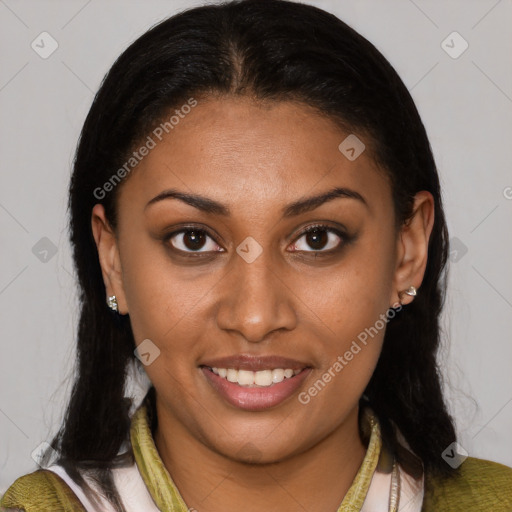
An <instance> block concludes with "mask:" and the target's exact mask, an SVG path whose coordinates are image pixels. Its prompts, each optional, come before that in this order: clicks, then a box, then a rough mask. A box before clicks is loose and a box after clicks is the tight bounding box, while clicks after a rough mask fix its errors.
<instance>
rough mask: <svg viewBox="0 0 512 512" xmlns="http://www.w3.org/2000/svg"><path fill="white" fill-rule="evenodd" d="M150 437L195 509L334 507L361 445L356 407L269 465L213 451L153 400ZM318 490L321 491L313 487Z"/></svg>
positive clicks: (319, 510) (322, 510) (285, 511)
mask: <svg viewBox="0 0 512 512" xmlns="http://www.w3.org/2000/svg"><path fill="white" fill-rule="evenodd" d="M157 415H158V427H157V429H156V432H155V435H154V438H155V444H156V447H157V449H158V452H159V454H160V457H161V459H162V461H163V463H164V465H165V467H166V468H167V471H168V472H169V474H170V475H171V476H172V479H173V481H174V483H175V484H176V486H177V488H178V490H179V492H180V494H181V496H182V497H183V499H184V500H185V502H186V503H187V505H188V506H189V507H192V509H196V510H198V511H199V512H221V511H222V512H226V511H230V510H240V508H241V507H240V505H241V504H243V509H244V510H245V511H246V512H253V511H254V512H256V511H258V512H260V511H261V510H280V511H281V512H297V510H307V511H308V512H309V511H310V512H326V511H332V512H335V511H336V510H337V509H338V507H339V505H340V504H341V502H342V501H343V497H344V496H345V494H346V493H347V491H348V489H349V488H350V485H351V484H352V481H353V480H354V478H355V476H356V474H357V471H358V469H359V467H360V466H361V463H362V461H363V459H364V455H365V452H366V449H365V447H364V445H363V444H362V442H361V439H360V436H359V428H358V419H357V418H358V409H357V408H356V409H354V410H353V411H352V412H351V413H350V415H349V416H348V417H347V418H346V419H345V421H344V422H343V423H342V424H341V425H340V426H339V427H338V428H337V429H336V430H335V431H333V432H331V434H329V435H328V436H327V437H325V438H324V439H322V440H321V441H320V442H318V443H316V444H315V445H314V446H313V447H311V448H310V449H308V450H306V451H304V452H302V453H299V454H297V455H293V456H291V457H289V458H287V459H285V460H281V461H278V462H274V463H272V464H246V463H241V462H238V461H234V460H232V459H229V458H227V457H224V456H222V455H220V454H219V453H217V452H214V451H213V450H211V449H210V448H208V447H207V446H205V445H204V444H203V443H201V442H200V441H198V440H197V439H195V438H194V437H193V436H192V435H191V434H190V432H189V431H188V430H187V429H186V428H185V427H184V426H183V425H182V424H181V423H179V422H178V421H176V419H175V418H174V417H172V416H171V415H169V414H167V413H166V411H165V408H164V407H160V406H159V405H158V400H157ZM317 489H321V490H322V492H321V493H319V492H312V491H313V490H317Z"/></svg>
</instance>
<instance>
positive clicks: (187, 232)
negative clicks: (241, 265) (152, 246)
mask: <svg viewBox="0 0 512 512" xmlns="http://www.w3.org/2000/svg"><path fill="white" fill-rule="evenodd" d="M166 238H167V240H168V241H169V243H170V244H171V246H172V247H173V248H174V249H177V250H179V251H182V252H188V253H203V252H221V251H223V249H222V247H220V246H219V245H218V244H217V243H216V242H215V241H214V240H213V238H212V237H211V236H210V235H209V234H208V233H207V232H206V231H205V230H204V229H197V228H188V229H182V230H180V231H175V232H174V233H171V234H170V235H168V236H167V237H166ZM202 249H204V250H202Z"/></svg>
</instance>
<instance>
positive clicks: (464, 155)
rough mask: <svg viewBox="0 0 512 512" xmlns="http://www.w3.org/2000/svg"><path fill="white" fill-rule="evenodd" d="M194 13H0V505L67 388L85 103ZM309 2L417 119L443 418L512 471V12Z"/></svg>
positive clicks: (156, 8) (1, 2) (23, 9)
mask: <svg viewBox="0 0 512 512" xmlns="http://www.w3.org/2000/svg"><path fill="white" fill-rule="evenodd" d="M200 3H201V2H200V1H196V2H191V1H189V0H188V1H185V0H183V1H144V2H142V1H137V2H135V1H126V0H122V1H120V0H119V1H106V0H102V1H100V0H92V1H86V0H81V1H78V0H77V1H74V0H73V1H71V0H66V1H56V0H53V1H41V0H37V1H16V0H0V48H1V67H0V112H1V117H0V155H1V160H0V165H1V173H0V180H1V181H0V233H1V240H2V242H1V249H0V251H1V252H0V258H1V260H0V261H1V264H0V315H1V322H0V329H1V331H0V335H1V356H0V364H1V368H0V432H1V436H0V474H1V476H0V493H1V492H3V491H4V490H5V489H6V488H7V487H8V486H9V485H10V484H11V483H12V481H13V480H14V479H15V478H16V477H18V476H20V475H21V474H24V473H27V472H29V471H33V470H35V469H36V464H35V462H34V461H33V460H32V458H31V453H32V451H33V450H34V449H35V448H36V447H37V446H38V445H40V443H41V442H44V441H46V440H49V439H50V438H51V435H52V434H53V433H54V432H55V429H56V428H57V425H58V424H59V423H60V420H61V416H62V412H63V404H64V401H65V399H66V397H67V393H68V392H69V388H70V380H69V377H70V376H71V373H72V369H73V344H74V331H75V325H76V322H77V306H76V292H75V289H74V278H73V272H72V263H71V258H70V251H69V245H68V241H67V234H66V200H67V197H66V192H67V184H68V179H69V174H70V165H71V161H72V156H73V151H74V148H75V145H76V142H77V138H78V134H79V131H80V128H81V125H82V123H83V120H84V118H85V115H86V113H87V110H88V108H89V106H90V103H91V101H92V98H93V93H94V92H95V91H96V90H97V88H98V86H99V84H100V81H101V79H102V77H103V76H104V74H105V73H106V71H107V70H108V68H109V67H110V66H111V64H112V63H113V61H114V59H115V58H116V57H117V56H118V55H119V54H120V53H121V51H122V50H123V49H124V48H125V47H126V46H127V45H128V44H129V43H130V42H131V41H132V40H133V39H135V38H136V37H137V36H139V35H141V34H142V33H143V32H144V31H145V30H147V29H148V28H149V27H150V26H151V25H152V24H154V23H155V22H157V21H158V20H160V19H162V18H164V17H167V16H168V15H170V14H172V13H174V12H177V11H178V10H181V9H182V8H185V7H189V6H192V5H198V4H200ZM311 3H313V4H314V5H317V6H319V7H322V8H324V9H326V10H329V11H331V12H333V13H335V14H336V15H338V16H339V17H340V18H342V19H343V20H344V21H346V22H347V23H349V24H350V25H352V26H353V27H354V28H355V29H356V30H358V31H359V32H361V33H362V34H363V35H364V36H365V37H367V38H368V39H369V40H370V41H372V42H373V43H374V44H375V45H376V46H377V47H378V48H379V49H380V50H381V51H382V53H383V54H384V55H385V56H386V57H387V58H388V59H389V60H390V62H391V63H392V64H393V66H394V67H395V68H396V69H397V71H398V73H399V74H400V75H401V77H402V79H403V80H404V82H405V84H406V85H407V87H408V88H409V90H410V91H411V93H412V95H413V97H414V99H415V101H416V103H417V105H418V108H419V110H420V114H421V115H422V117H423V120H424V123H425V125H426V127H427V131H428V133H429V136H430V141H431V144H432V147H433V150H434V153H435V156H436V160H437V163H438V166H439V172H440V176H441V181H442V186H443V187H444V200H445V206H446V214H447V219H448V224H449V229H450V237H451V243H452V245H451V246H452V248H453V250H452V256H451V258H452V261H451V263H450V288H449V293H448V299H447V304H446V309H445V313H444V316H443V328H444V334H445V345H444V347H443V353H442V365H443V369H444V373H445V376H446V382H445V386H446V390H447V397H448V402H449V406H450V409H451V411H452V412H453V414H454V415H455V417H456V420H457V428H458V432H459V435H460V443H461V445H462V446H463V447H464V448H465V450H467V451H468V452H469V454H470V455H472V456H477V457H481V458H487V459H491V460H495V461H499V462H502V463H505V464H507V465H510V466H512V439H511V437H510V433H511V432H512V372H511V370H510V367H511V363H512V339H511V335H510V331H511V329H512V271H511V261H512V259H511V256H512V242H511V233H512V231H511V225H512V222H511V221H512V172H511V161H512V155H511V146H512V123H511V118H512V66H511V59H510V49H511V48H512V31H511V30H510V23H511V21H512V2H511V1H510V0H501V1H496V0H489V1H487V0H479V1H475V0H474V1H468V0H460V1H435V2H434V1H426V0H423V1H422V0H414V1H412V0H393V1H389V0H386V1H385V2H383V1H380V0H372V1H365V0H357V1H348V0H347V1H334V0H332V1H328V0H322V1H315V2H311ZM43 31H46V32H48V33H49V34H51V36H52V37H53V38H54V39H55V40H56V41H57V43H58V49H57V50H56V51H55V52H54V53H53V54H52V55H51V56H49V57H48V58H47V59H43V58H41V57H40V55H39V54H38V53H36V51H34V50H33V49H32V47H31V43H32V41H34V40H35V44H37V43H38V41H39V45H40V46H42V45H43V44H44V47H45V48H46V49H48V48H50V44H49V40H48V39H46V40H45V41H46V42H45V43H41V42H40V41H41V38H40V37H38V36H39V35H40V34H41V33H42V32H43ZM453 31H457V32H458V33H459V34H460V35H461V36H462V37H463V38H464V40H465V41H467V43H468V44H469V47H468V49H467V50H466V51H465V52H464V53H462V54H461V55H460V56H458V58H453V57H452V56H450V55H449V54H448V53H447V52H446V51H445V49H443V46H442V42H443V40H445V39H446V38H447V36H448V35H449V34H451V33H452V32H453ZM462 44H463V41H462V40H460V39H457V38H455V39H454V38H453V37H451V38H448V39H447V41H446V43H444V47H445V48H446V49H447V50H449V51H450V52H451V53H452V55H453V54H454V52H455V53H458V52H459V51H460V50H461V49H462V48H463V46H462ZM446 45H448V46H451V47H452V48H447V47H446ZM45 237H46V238H47V239H48V240H46V239H45ZM41 239H44V240H43V241H41ZM52 249H53V251H55V250H56V253H55V254H53V251H52ZM45 251H47V252H45ZM411 343H414V340H411ZM440 456H441V454H440Z"/></svg>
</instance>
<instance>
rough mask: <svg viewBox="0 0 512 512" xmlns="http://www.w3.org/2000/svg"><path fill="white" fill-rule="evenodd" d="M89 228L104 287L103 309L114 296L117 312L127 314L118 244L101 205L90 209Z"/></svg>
mask: <svg viewBox="0 0 512 512" xmlns="http://www.w3.org/2000/svg"><path fill="white" fill-rule="evenodd" d="M91 228H92V233H93V237H94V241H95V242H96V249H97V251H98V258H99V262H100V266H101V273H102V276H103V283H104V285H105V307H111V306H108V301H109V297H113V296H115V298H116V302H117V311H118V312H119V313H120V314H127V313H128V307H127V304H126V299H125V294H124V287H123V280H122V269H121V259H120V255H119V248H118V243H117V239H116V235H115V232H114V230H113V229H112V227H111V226H110V224H109V222H108V220H107V218H106V215H105V208H104V207H103V205H102V204H96V205H95V206H94V208H93V209H92V215H91ZM110 302H112V301H110Z"/></svg>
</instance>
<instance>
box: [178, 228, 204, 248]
mask: <svg viewBox="0 0 512 512" xmlns="http://www.w3.org/2000/svg"><path fill="white" fill-rule="evenodd" d="M204 242H205V235H204V233H202V232H201V231H187V232H186V233H185V236H184V237H183V243H184V244H185V246H186V247H187V248H188V249H191V250H197V249H201V247H202V246H203V245H204Z"/></svg>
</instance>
